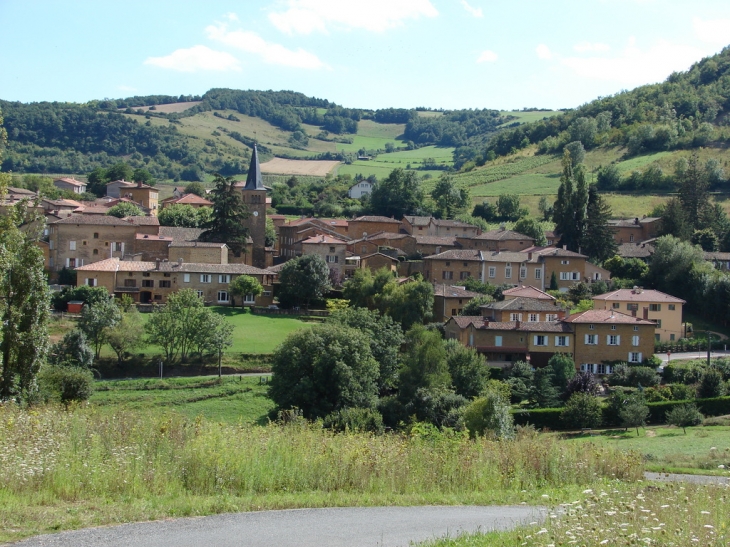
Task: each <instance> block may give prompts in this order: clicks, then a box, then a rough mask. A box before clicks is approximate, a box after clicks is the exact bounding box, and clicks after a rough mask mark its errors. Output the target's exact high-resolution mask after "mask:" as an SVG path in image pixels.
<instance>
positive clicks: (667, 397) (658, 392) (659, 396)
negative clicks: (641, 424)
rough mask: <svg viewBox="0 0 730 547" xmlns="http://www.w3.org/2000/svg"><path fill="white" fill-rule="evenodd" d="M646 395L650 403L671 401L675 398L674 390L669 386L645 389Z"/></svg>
mask: <svg viewBox="0 0 730 547" xmlns="http://www.w3.org/2000/svg"><path fill="white" fill-rule="evenodd" d="M644 397H645V398H646V401H647V402H649V403H657V402H659V401H671V400H672V399H673V397H672V390H671V389H670V388H669V386H661V387H650V388H648V389H647V390H645V391H644Z"/></svg>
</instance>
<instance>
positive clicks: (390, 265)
mask: <svg viewBox="0 0 730 547" xmlns="http://www.w3.org/2000/svg"><path fill="white" fill-rule="evenodd" d="M346 262H347V259H346ZM399 262H400V260H398V259H397V258H395V257H393V256H390V255H387V254H384V253H373V254H369V255H365V256H361V257H360V262H359V267H360V268H363V269H365V268H367V269H368V270H370V271H371V272H377V271H378V270H382V269H383V268H387V269H388V270H390V271H392V272H397V271H398V263H399Z"/></svg>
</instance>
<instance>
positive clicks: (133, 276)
mask: <svg viewBox="0 0 730 547" xmlns="http://www.w3.org/2000/svg"><path fill="white" fill-rule="evenodd" d="M76 271H77V281H76V284H77V285H79V286H80V285H89V286H92V287H105V288H106V289H107V290H108V291H109V293H110V294H113V295H115V296H117V297H120V296H121V295H123V294H127V295H129V296H131V297H132V299H133V300H134V301H135V302H137V303H141V304H149V303H159V304H164V303H165V302H166V301H167V298H168V296H169V295H170V294H172V293H174V292H176V291H178V290H180V289H193V290H194V291H196V292H197V293H198V296H200V297H201V298H203V299H204V300H205V302H209V303H213V304H219V305H228V304H231V305H233V304H234V299H233V298H232V296H231V294H230V291H229V287H230V284H231V282H232V281H233V280H234V279H235V278H236V277H238V276H240V275H249V276H251V277H254V278H256V279H257V280H258V281H259V282H260V283H261V284H262V285H263V286H264V292H263V294H262V295H261V296H257V297H256V298H253V297H252V296H247V297H245V298H244V304H245V305H254V304H255V305H257V306H268V305H269V304H271V303H272V301H273V298H272V292H271V286H272V283H273V279H274V274H272V273H271V272H269V271H267V270H262V269H259V268H254V267H253V266H248V265H245V264H194V263H186V262H184V261H178V262H169V261H167V262H166V261H159V260H157V261H155V262H142V261H132V260H119V258H117V257H114V258H108V259H106V260H103V261H101V262H96V263H94V264H88V265H85V266H79V267H78V268H76Z"/></svg>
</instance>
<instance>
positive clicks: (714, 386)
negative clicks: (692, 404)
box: [697, 368, 725, 399]
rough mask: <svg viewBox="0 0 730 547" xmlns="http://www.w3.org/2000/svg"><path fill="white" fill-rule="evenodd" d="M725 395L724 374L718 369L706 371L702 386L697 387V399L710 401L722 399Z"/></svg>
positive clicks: (701, 380) (701, 382)
mask: <svg viewBox="0 0 730 547" xmlns="http://www.w3.org/2000/svg"><path fill="white" fill-rule="evenodd" d="M723 395H725V384H724V382H723V380H722V374H720V371H719V370H717V369H716V368H709V369H706V370H705V371H704V372H703V374H702V378H701V379H700V385H699V386H698V387H697V397H699V398H701V399H710V398H712V397H722V396H723Z"/></svg>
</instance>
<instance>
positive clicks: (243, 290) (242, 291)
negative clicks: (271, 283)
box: [229, 275, 264, 309]
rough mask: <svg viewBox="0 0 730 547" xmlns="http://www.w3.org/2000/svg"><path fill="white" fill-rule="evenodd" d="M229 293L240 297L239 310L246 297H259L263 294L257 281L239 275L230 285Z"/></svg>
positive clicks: (248, 276)
mask: <svg viewBox="0 0 730 547" xmlns="http://www.w3.org/2000/svg"><path fill="white" fill-rule="evenodd" d="M229 288H230V291H231V294H232V295H233V296H240V297H241V309H243V303H244V302H245V300H246V298H245V297H246V295H251V296H254V297H256V296H259V295H260V294H261V293H263V292H264V288H263V286H261V283H259V280H258V279H256V278H255V277H251V276H250V275H239V276H238V277H237V278H236V279H234V280H233V282H232V283H231V284H230V287H229Z"/></svg>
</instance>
